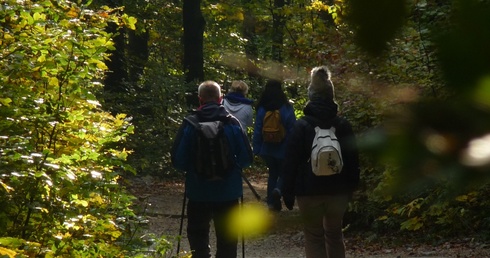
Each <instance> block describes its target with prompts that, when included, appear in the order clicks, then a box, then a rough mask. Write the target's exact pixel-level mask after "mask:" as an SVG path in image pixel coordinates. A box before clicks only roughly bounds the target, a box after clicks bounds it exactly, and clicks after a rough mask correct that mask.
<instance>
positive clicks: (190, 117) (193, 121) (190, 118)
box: [184, 114, 201, 129]
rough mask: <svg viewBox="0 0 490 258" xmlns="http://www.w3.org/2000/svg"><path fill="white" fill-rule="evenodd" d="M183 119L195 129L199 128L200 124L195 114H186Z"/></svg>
mask: <svg viewBox="0 0 490 258" xmlns="http://www.w3.org/2000/svg"><path fill="white" fill-rule="evenodd" d="M184 120H185V121H187V122H189V124H191V125H192V126H193V127H195V128H196V129H200V128H201V126H200V125H199V119H198V118H197V115H195V114H193V115H188V116H186V117H185V118H184Z"/></svg>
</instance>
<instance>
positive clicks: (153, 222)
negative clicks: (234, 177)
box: [129, 176, 490, 258]
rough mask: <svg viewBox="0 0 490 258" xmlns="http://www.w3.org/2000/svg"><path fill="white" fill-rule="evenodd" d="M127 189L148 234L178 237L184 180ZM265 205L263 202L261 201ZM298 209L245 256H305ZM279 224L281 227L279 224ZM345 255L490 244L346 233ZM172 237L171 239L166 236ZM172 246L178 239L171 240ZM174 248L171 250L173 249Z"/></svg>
mask: <svg viewBox="0 0 490 258" xmlns="http://www.w3.org/2000/svg"><path fill="white" fill-rule="evenodd" d="M249 180H250V182H251V184H252V185H253V186H254V188H255V189H256V191H257V192H258V194H259V195H260V196H261V197H262V198H265V196H266V189H265V182H266V180H265V179H264V178H249ZM243 187H244V203H245V204H247V203H251V202H257V200H256V199H255V197H254V195H253V193H252V191H250V189H249V188H248V186H247V185H246V184H245V183H244V185H243ZM129 189H130V191H131V192H132V193H133V194H134V195H135V196H136V197H138V200H139V205H138V208H139V209H143V207H146V208H145V210H146V212H145V213H146V216H147V218H148V229H147V230H148V233H154V234H155V235H156V236H163V235H165V236H177V235H178V234H179V227H180V215H181V212H182V204H183V203H182V201H183V189H184V186H183V183H182V182H176V181H160V180H158V179H156V178H153V177H149V176H147V177H143V178H135V179H132V180H131V183H130V187H129ZM261 205H264V206H265V203H263V202H262V203H261ZM298 215H299V214H298V209H297V207H295V208H294V209H293V210H292V211H286V210H283V211H282V212H280V213H276V214H272V215H271V216H273V217H272V225H271V227H270V228H269V230H268V231H267V232H266V234H264V235H262V236H260V237H255V238H253V239H245V257H250V258H252V257H253V258H279V257H281V258H283V257H294V258H301V257H305V255H304V238H303V233H302V232H301V225H300V223H298ZM185 225H186V221H185V220H184V229H183V231H182V240H181V247H180V250H189V245H188V243H187V238H186V237H187V236H186V233H185ZM279 225H280V226H279ZM210 236H211V243H212V245H211V248H212V249H214V244H215V239H214V233H212V234H211V235H210ZM345 237H346V247H347V257H348V258H353V257H377V258H388V257H490V246H489V245H486V244H484V243H472V242H471V241H470V240H467V241H468V242H466V243H461V242H453V243H445V244H444V245H441V246H437V247H434V246H429V245H410V244H408V243H407V244H406V245H405V246H402V247H383V246H380V245H379V244H375V245H370V244H367V243H365V241H361V240H359V239H356V238H354V237H353V236H349V232H346V234H345ZM169 239H171V238H169ZM173 244H174V247H176V246H177V241H176V240H175V241H173ZM175 250H176V249H174V252H175ZM238 253H239V255H238V257H243V256H242V243H241V240H240V242H239V245H238Z"/></svg>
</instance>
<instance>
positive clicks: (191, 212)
mask: <svg viewBox="0 0 490 258" xmlns="http://www.w3.org/2000/svg"><path fill="white" fill-rule="evenodd" d="M235 208H238V199H237V200H233V201H227V202H196V201H192V200H189V202H188V204H187V238H188V240H189V245H190V248H191V250H192V257H193V258H209V257H211V247H210V246H209V229H210V224H211V220H213V222H214V229H215V231H216V258H234V257H236V256H237V244H238V236H236V235H231V234H230V231H229V230H228V229H229V228H228V221H229V220H228V218H229V214H230V212H231V211H232V210H233V209H235Z"/></svg>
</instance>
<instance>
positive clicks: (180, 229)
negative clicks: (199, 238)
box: [177, 186, 187, 255]
mask: <svg viewBox="0 0 490 258" xmlns="http://www.w3.org/2000/svg"><path fill="white" fill-rule="evenodd" d="M186 195H187V191H186V188H185V186H184V200H183V201H182V214H181V215H180V228H179V240H178V242H177V255H179V252H180V240H181V239H182V228H183V227H184V212H185V201H186V199H187V196H186Z"/></svg>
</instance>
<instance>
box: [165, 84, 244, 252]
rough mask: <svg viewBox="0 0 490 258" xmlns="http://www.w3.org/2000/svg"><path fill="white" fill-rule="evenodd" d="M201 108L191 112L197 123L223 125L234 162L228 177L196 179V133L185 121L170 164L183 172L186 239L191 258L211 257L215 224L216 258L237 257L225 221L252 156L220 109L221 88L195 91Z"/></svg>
mask: <svg viewBox="0 0 490 258" xmlns="http://www.w3.org/2000/svg"><path fill="white" fill-rule="evenodd" d="M198 96H199V102H200V105H201V106H200V107H199V108H198V109H197V110H196V111H195V112H194V113H195V114H196V115H197V117H198V120H199V121H200V122H210V121H218V120H219V121H223V122H224V132H225V134H226V137H227V140H228V142H229V150H230V151H231V152H232V154H233V156H234V160H235V164H234V167H233V169H232V171H231V172H230V173H229V175H228V176H227V177H225V178H224V179H220V180H208V179H204V178H201V177H198V176H197V173H196V164H195V163H196V162H195V155H196V150H195V147H194V146H195V145H194V143H195V141H196V138H197V137H196V136H197V135H196V129H195V128H194V127H193V126H192V125H191V124H190V123H189V122H188V121H187V120H184V121H183V122H182V124H181V126H180V128H179V131H178V133H177V136H176V138H175V141H174V145H173V148H172V152H171V154H172V164H173V166H174V167H175V168H177V169H179V170H183V171H185V172H186V174H185V175H186V180H185V192H186V195H187V198H188V199H189V202H188V204H187V238H188V241H189V245H190V248H191V251H192V257H197V258H201V257H206V258H207V257H211V248H210V246H209V231H210V223H211V220H212V221H213V222H214V226H215V232H216V240H217V243H216V245H217V248H216V256H215V257H217V258H220V257H221V258H228V257H236V256H237V243H238V236H231V235H230V233H229V231H228V228H227V217H228V215H229V214H230V212H231V211H232V210H234V209H235V208H237V207H238V205H239V198H240V197H241V196H242V194H243V187H242V178H241V173H242V169H243V168H245V167H247V166H250V165H251V163H252V161H253V154H252V150H251V148H250V143H249V141H248V138H247V136H246V135H245V133H244V132H243V130H242V128H241V126H240V122H239V121H238V120H237V119H236V118H235V117H233V116H232V115H230V114H229V113H228V112H227V111H226V109H225V108H224V107H223V105H221V104H220V103H221V88H220V86H219V85H218V83H216V82H214V81H205V82H203V83H201V84H200V85H199V87H198Z"/></svg>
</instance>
